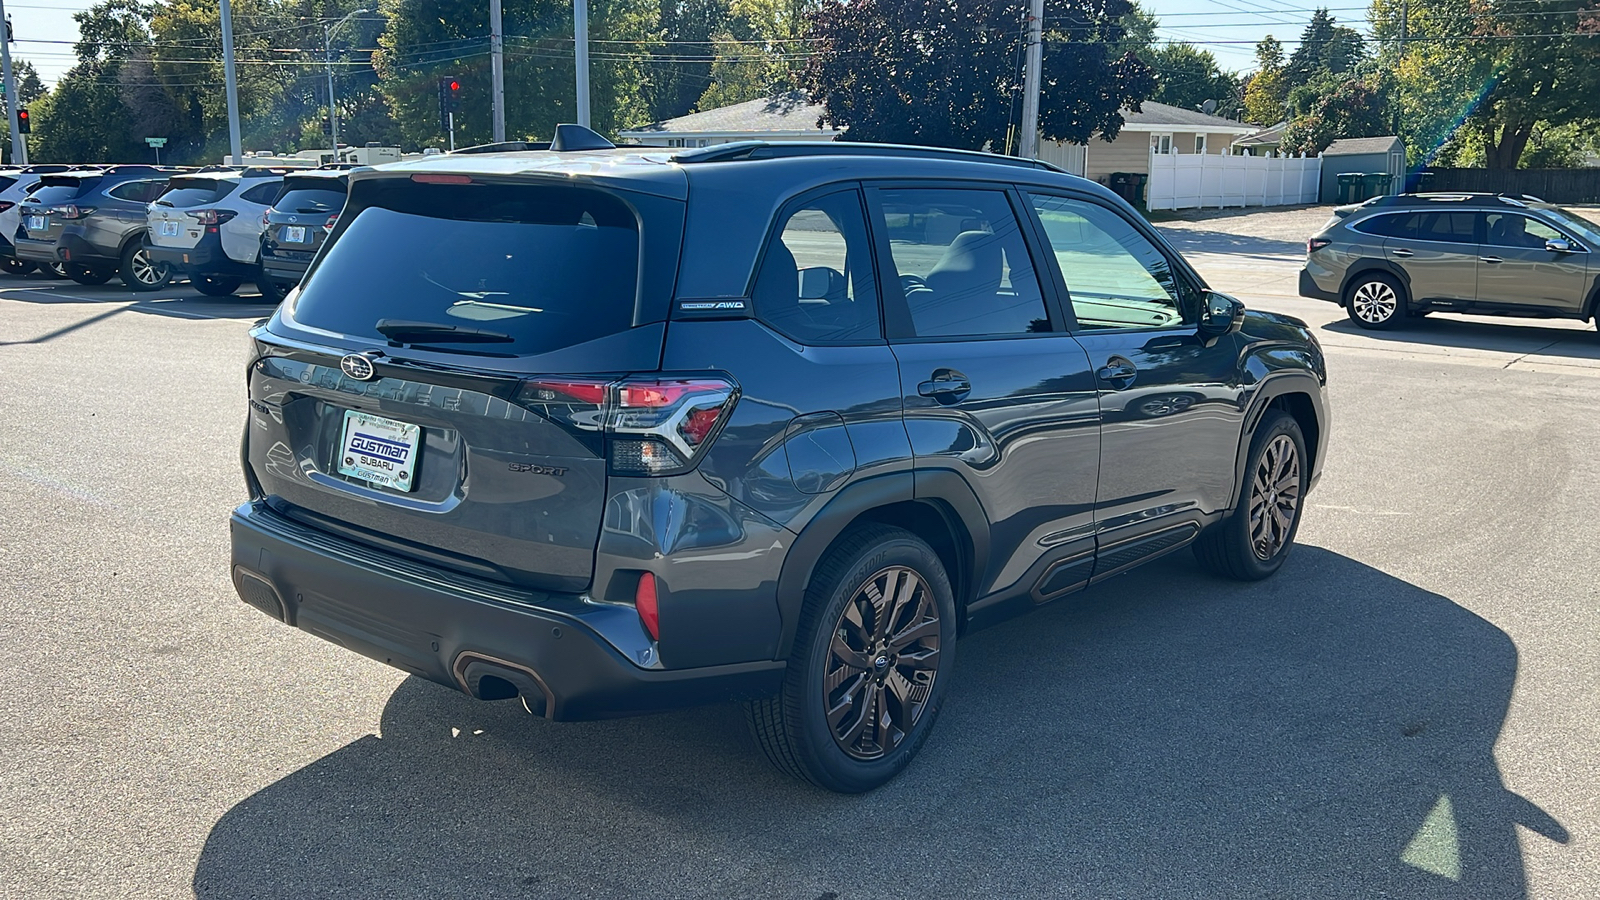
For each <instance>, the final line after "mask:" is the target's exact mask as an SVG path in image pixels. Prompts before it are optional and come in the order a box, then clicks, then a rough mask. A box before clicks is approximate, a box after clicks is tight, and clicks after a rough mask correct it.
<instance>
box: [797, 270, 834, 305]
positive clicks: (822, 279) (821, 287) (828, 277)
mask: <svg viewBox="0 0 1600 900" xmlns="http://www.w3.org/2000/svg"><path fill="white" fill-rule="evenodd" d="M843 296H844V275H843V274H841V273H839V272H835V271H834V270H833V269H830V268H828V267H827V266H812V267H810V268H808V269H801V270H800V299H801V300H832V299H834V298H836V297H843Z"/></svg>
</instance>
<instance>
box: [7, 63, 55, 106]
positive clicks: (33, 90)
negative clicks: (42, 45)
mask: <svg viewBox="0 0 1600 900" xmlns="http://www.w3.org/2000/svg"><path fill="white" fill-rule="evenodd" d="M11 71H12V75H13V76H14V77H15V78H16V80H17V99H18V100H19V101H20V102H22V103H33V102H34V101H36V100H38V99H39V98H41V97H43V96H44V95H45V94H48V93H50V89H49V88H47V87H45V86H44V80H43V79H41V78H40V77H39V70H38V69H35V68H34V67H33V63H31V62H28V61H27V60H25V59H13V60H12V61H11Z"/></svg>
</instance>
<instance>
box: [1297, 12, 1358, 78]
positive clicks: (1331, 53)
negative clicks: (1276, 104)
mask: <svg viewBox="0 0 1600 900" xmlns="http://www.w3.org/2000/svg"><path fill="white" fill-rule="evenodd" d="M1364 54H1365V49H1364V47H1363V43H1362V40H1361V35H1360V34H1359V33H1358V32H1356V31H1354V30H1353V29H1350V28H1346V27H1345V26H1343V25H1339V24H1338V23H1337V20H1336V19H1335V18H1334V17H1333V16H1332V15H1330V14H1329V13H1328V11H1327V9H1318V10H1317V11H1316V12H1314V13H1312V14H1311V21H1310V22H1308V23H1306V27H1305V30H1304V31H1303V32H1302V33H1301V35H1300V46H1299V47H1297V48H1295V51H1294V53H1293V54H1292V55H1290V57H1289V64H1288V65H1287V66H1285V67H1284V75H1285V77H1286V78H1287V80H1288V84H1289V87H1290V88H1291V89H1293V88H1295V87H1298V86H1300V85H1302V84H1305V83H1307V82H1309V81H1311V80H1312V79H1314V78H1316V77H1317V76H1318V75H1322V74H1332V75H1341V74H1343V73H1345V72H1348V71H1350V70H1351V69H1353V68H1355V67H1356V65H1357V64H1358V63H1360V62H1361V60H1362V59H1363V57H1364Z"/></svg>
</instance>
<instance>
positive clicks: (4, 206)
mask: <svg viewBox="0 0 1600 900" xmlns="http://www.w3.org/2000/svg"><path fill="white" fill-rule="evenodd" d="M16 205H17V204H15V203H13V202H11V201H10V200H0V213H3V212H5V211H6V210H8V209H10V208H11V207H13V206H16Z"/></svg>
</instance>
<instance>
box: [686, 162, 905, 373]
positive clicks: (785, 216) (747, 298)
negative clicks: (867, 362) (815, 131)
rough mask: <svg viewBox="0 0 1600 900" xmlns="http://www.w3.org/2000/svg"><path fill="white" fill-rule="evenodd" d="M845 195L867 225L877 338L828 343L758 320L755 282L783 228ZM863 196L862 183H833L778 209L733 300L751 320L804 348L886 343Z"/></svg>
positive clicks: (885, 323) (874, 254)
mask: <svg viewBox="0 0 1600 900" xmlns="http://www.w3.org/2000/svg"><path fill="white" fill-rule="evenodd" d="M846 193H850V194H855V197H856V204H857V205H858V206H859V207H860V208H861V220H862V223H863V224H865V225H866V231H867V265H868V266H869V267H870V269H871V271H872V291H871V295H870V296H871V297H872V298H874V299H876V300H877V303H878V334H877V336H876V337H871V338H859V339H856V340H848V341H844V340H839V341H830V340H819V339H817V338H814V337H806V338H800V337H796V336H795V335H792V334H789V333H788V332H787V331H784V330H783V329H782V328H780V327H778V326H777V325H774V324H773V323H771V322H768V321H767V320H766V319H763V318H762V317H761V311H760V310H759V309H757V308H756V282H758V281H759V280H760V278H761V267H762V266H764V265H766V263H767V251H768V250H770V249H771V248H772V244H773V242H775V241H779V240H782V239H783V226H784V225H786V224H788V222H789V217H790V216H792V215H794V214H795V213H797V212H799V211H800V210H802V209H805V208H806V207H808V206H810V205H811V204H812V203H815V202H816V201H818V200H821V199H822V198H824V197H831V196H833V195H834V194H846ZM862 194H863V192H862V190H861V183H860V182H859V181H856V180H854V179H852V180H850V181H835V182H831V183H829V184H825V185H820V186H818V187H814V188H810V189H808V190H805V191H802V192H801V193H798V194H795V195H793V196H791V197H789V198H788V199H787V200H785V201H784V202H783V203H782V204H781V205H779V207H778V212H777V214H776V215H774V216H773V217H772V221H770V222H769V223H767V236H766V238H765V239H764V240H762V242H761V249H760V251H759V252H758V253H757V254H756V261H755V265H753V266H751V267H750V278H749V280H748V281H747V282H746V283H745V287H744V297H743V298H736V299H743V300H744V302H745V303H747V304H749V317H750V318H752V319H754V320H756V321H757V322H760V323H761V324H762V325H763V326H764V327H766V328H770V329H772V331H773V332H775V333H777V334H780V335H783V337H784V339H785V340H790V341H794V342H795V343H797V344H799V345H801V346H803V347H876V346H879V345H882V344H884V343H886V342H887V340H888V338H887V336H886V335H887V333H888V321H887V319H886V318H885V309H884V292H883V276H882V274H881V273H882V271H883V266H882V264H881V262H880V260H879V259H878V253H877V242H876V240H875V239H874V238H875V235H874V233H873V228H872V215H871V211H870V208H869V207H868V205H867V203H866V200H865V198H864V197H863V195H862ZM678 299H679V300H683V299H685V298H681V297H680V298H678ZM676 302H677V301H674V303H675V304H676Z"/></svg>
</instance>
